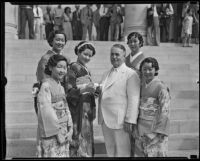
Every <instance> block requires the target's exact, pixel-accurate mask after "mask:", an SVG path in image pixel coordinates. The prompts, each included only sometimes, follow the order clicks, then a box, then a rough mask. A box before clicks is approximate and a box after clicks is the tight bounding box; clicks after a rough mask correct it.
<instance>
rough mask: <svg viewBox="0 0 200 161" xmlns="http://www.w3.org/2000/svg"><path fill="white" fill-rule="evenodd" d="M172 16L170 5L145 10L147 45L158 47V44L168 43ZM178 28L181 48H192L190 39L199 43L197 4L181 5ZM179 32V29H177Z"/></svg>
mask: <svg viewBox="0 0 200 161" xmlns="http://www.w3.org/2000/svg"><path fill="white" fill-rule="evenodd" d="M173 15H174V9H173V7H172V4H170V3H168V4H167V3H163V4H161V5H160V6H158V5H155V4H152V5H150V6H149V7H148V9H147V45H155V46H159V43H160V42H169V41H170V38H169V35H170V24H171V22H172V19H173ZM180 24H181V25H179V27H180V28H181V34H180V35H179V36H180V39H181V42H182V43H183V47H192V46H191V45H190V43H191V37H192V35H193V37H194V39H195V43H196V44H198V43H199V2H196V3H195V4H190V1H188V2H187V3H184V4H183V8H182V15H181V19H180ZM179 30H180V29H179Z"/></svg>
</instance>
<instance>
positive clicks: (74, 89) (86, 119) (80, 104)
mask: <svg viewBox="0 0 200 161" xmlns="http://www.w3.org/2000/svg"><path fill="white" fill-rule="evenodd" d="M89 82H92V79H91V75H90V72H89V71H88V70H87V68H86V67H85V66H83V65H81V64H79V63H78V62H74V63H72V64H71V65H70V67H69V69H68V75H67V80H66V79H65V81H64V87H65V91H66V92H67V93H68V94H67V101H68V104H69V109H70V112H71V115H72V120H73V125H74V127H73V136H72V144H71V145H70V156H71V157H92V156H94V136H93V120H94V119H95V117H96V104H95V97H94V94H92V93H88V92H86V93H82V94H81V93H80V88H84V86H85V85H86V84H87V83H89Z"/></svg>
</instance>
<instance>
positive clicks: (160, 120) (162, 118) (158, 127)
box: [153, 88, 170, 136]
mask: <svg viewBox="0 0 200 161" xmlns="http://www.w3.org/2000/svg"><path fill="white" fill-rule="evenodd" d="M158 100H159V104H160V108H161V110H160V112H159V114H158V117H157V119H156V121H155V124H154V128H153V132H155V133H160V134H163V135H166V136H168V135H169V124H170V121H169V106H170V94H169V90H168V88H162V89H161V90H160V92H159V95H158Z"/></svg>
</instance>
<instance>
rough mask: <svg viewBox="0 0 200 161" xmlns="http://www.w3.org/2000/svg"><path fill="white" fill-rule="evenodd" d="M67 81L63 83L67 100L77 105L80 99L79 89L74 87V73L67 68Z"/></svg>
mask: <svg viewBox="0 0 200 161" xmlns="http://www.w3.org/2000/svg"><path fill="white" fill-rule="evenodd" d="M67 77H68V78H67V81H66V83H65V92H66V93H67V100H68V101H69V102H70V103H72V104H73V105H74V106H76V105H77V103H78V101H79V99H80V89H78V88H77V87H76V74H75V73H74V71H72V70H69V71H68V74H67Z"/></svg>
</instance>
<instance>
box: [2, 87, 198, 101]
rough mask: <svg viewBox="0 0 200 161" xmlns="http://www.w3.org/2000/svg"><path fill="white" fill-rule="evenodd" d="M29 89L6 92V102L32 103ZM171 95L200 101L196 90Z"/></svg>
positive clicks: (176, 92)
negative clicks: (26, 90) (27, 90)
mask: <svg viewBox="0 0 200 161" xmlns="http://www.w3.org/2000/svg"><path fill="white" fill-rule="evenodd" d="M27 89H29V92H18V91H15V92H5V100H6V102H16V101H19V102H23V101H25V100H26V101H27V100H29V101H30V102H31V101H32V100H33V96H32V94H31V90H32V86H29V87H28V88H27ZM170 91H171V92H170V95H171V98H172V100H173V99H175V100H176V99H180V98H182V99H192V100H198V98H199V91H196V90H186V91H185V90H178V91H173V90H172V89H170Z"/></svg>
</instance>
